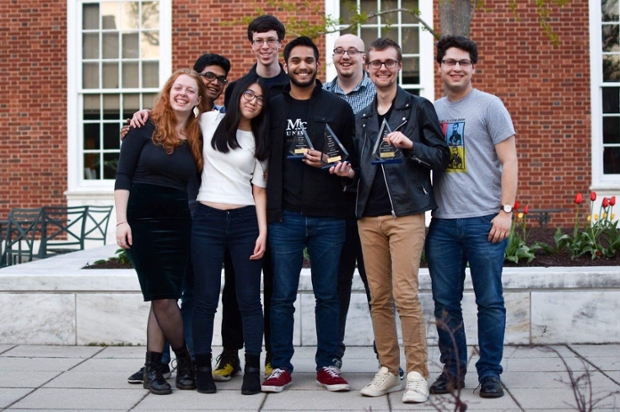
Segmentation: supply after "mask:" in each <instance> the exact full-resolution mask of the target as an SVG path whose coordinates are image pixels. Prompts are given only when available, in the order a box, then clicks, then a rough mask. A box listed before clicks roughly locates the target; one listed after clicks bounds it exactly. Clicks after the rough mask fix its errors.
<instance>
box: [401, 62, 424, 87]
mask: <svg viewBox="0 0 620 412" xmlns="http://www.w3.org/2000/svg"><path fill="white" fill-rule="evenodd" d="M402 73H403V74H402V75H403V83H405V84H420V58H419V57H405V58H403V71H402Z"/></svg>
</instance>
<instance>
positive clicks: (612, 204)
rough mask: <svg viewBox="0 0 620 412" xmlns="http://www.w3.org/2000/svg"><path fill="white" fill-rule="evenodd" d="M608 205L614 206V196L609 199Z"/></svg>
mask: <svg viewBox="0 0 620 412" xmlns="http://www.w3.org/2000/svg"><path fill="white" fill-rule="evenodd" d="M609 205H610V206H615V205H616V196H612V197H611V199H609Z"/></svg>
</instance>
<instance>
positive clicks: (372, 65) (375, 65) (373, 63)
mask: <svg viewBox="0 0 620 412" xmlns="http://www.w3.org/2000/svg"><path fill="white" fill-rule="evenodd" d="M398 63H400V61H399V60H392V59H387V60H386V61H384V62H382V61H381V60H373V61H371V62H368V66H370V68H372V69H374V70H379V69H380V68H381V66H385V67H386V68H387V69H393V68H394V67H396V66H397V65H398Z"/></svg>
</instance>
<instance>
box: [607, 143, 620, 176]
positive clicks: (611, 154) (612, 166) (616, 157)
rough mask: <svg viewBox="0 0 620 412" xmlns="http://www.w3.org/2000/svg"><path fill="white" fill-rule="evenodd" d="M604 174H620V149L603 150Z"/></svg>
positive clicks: (608, 148)
mask: <svg viewBox="0 0 620 412" xmlns="http://www.w3.org/2000/svg"><path fill="white" fill-rule="evenodd" d="M603 173H605V174H620V147H606V148H604V149H603Z"/></svg>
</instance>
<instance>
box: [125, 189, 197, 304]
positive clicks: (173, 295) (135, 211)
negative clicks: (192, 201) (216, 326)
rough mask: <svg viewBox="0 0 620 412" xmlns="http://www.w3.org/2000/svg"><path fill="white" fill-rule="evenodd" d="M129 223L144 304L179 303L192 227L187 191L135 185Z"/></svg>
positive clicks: (132, 250)
mask: <svg viewBox="0 0 620 412" xmlns="http://www.w3.org/2000/svg"><path fill="white" fill-rule="evenodd" d="M127 223H129V226H130V227H131V233H132V236H133V242H132V245H131V247H130V249H128V254H129V259H130V260H131V263H132V264H133V267H134V268H135V269H136V272H137V273H138V280H139V281H140V289H142V295H143V296H144V300H145V301H151V300H157V299H180V298H181V293H182V290H183V279H184V277H185V268H186V267H187V263H188V260H189V256H190V254H189V253H190V242H191V227H192V221H191V216H190V213H189V207H188V205H187V190H183V189H176V188H173V187H166V186H157V185H150V184H143V183H134V184H132V185H131V190H130V192H129V201H128V204H127Z"/></svg>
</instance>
